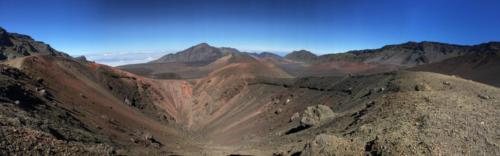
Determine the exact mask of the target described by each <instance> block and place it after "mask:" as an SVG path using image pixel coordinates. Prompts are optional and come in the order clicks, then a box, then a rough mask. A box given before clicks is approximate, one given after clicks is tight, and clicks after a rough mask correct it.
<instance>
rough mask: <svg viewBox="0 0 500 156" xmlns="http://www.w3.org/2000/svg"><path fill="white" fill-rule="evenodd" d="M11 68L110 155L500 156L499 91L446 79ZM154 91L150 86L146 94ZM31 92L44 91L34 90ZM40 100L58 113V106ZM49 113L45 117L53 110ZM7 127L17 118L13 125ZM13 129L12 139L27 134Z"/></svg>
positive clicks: (35, 63) (258, 70)
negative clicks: (191, 76) (170, 75)
mask: <svg viewBox="0 0 500 156" xmlns="http://www.w3.org/2000/svg"><path fill="white" fill-rule="evenodd" d="M18 61H21V62H18ZM7 64H12V65H20V66H16V67H17V68H18V69H20V71H19V72H22V73H26V75H27V76H25V77H26V78H25V79H27V80H26V81H28V82H29V83H40V84H37V85H40V86H39V87H38V88H43V89H45V90H46V92H47V93H50V95H51V97H53V100H52V101H54V102H52V103H56V104H55V105H53V106H51V107H48V108H52V107H54V108H57V109H56V110H60V111H61V112H65V114H67V115H70V116H72V117H74V119H71V118H70V119H68V120H75V121H78V122H80V123H81V124H77V125H83V126H85V128H78V127H77V128H74V129H73V128H69V129H72V130H74V131H80V130H81V129H85V130H84V132H86V133H87V134H88V135H92V136H96V138H99V139H98V140H99V141H94V142H100V143H103V144H105V145H102V149H106V148H104V147H108V146H109V147H114V148H116V149H115V150H114V152H117V153H122V154H123V153H128V154H132V155H135V154H139V153H143V154H144V153H147V152H150V153H149V154H152V155H160V154H162V153H163V154H168V153H172V154H174V153H175V154H186V155H198V154H207V155H221V154H226V155H228V154H254V155H271V154H273V153H274V154H279V153H283V154H285V155H292V154H298V153H300V154H302V155H308V154H310V155H318V154H320V153H323V154H324V153H325V152H326V154H324V155H331V154H333V153H334V154H339V155H344V154H353V155H358V154H363V153H372V154H377V153H378V154H389V155H400V154H409V155H420V154H426V155H427V154H430V155H433V154H451V155H456V154H464V155H467V154H472V155H475V154H482V153H484V154H492V155H497V154H499V150H500V149H499V146H498V145H499V143H500V142H499V139H498V138H496V137H495V136H497V135H498V134H499V132H498V131H496V130H497V129H499V128H500V127H499V126H498V124H497V123H498V122H497V121H499V119H500V118H499V114H500V112H498V110H500V109H499V107H500V103H499V102H498V100H497V99H498V98H499V97H497V96H498V95H500V90H499V89H498V88H495V87H492V86H488V85H484V84H480V83H476V82H473V81H468V80H464V79H460V78H457V77H452V76H445V75H441V74H433V73H426V72H405V71H401V72H395V73H385V74H375V75H368V76H354V77H345V78H342V79H339V78H336V77H323V78H301V79H295V78H290V77H288V76H289V75H287V74H286V73H285V72H283V71H280V70H279V68H269V67H267V66H262V67H259V65H255V64H232V65H229V66H226V67H224V68H222V69H221V70H218V71H214V72H212V73H210V75H209V76H208V77H206V78H202V79H197V80H189V81H187V80H154V79H147V78H142V77H139V76H135V75H133V74H130V73H127V72H123V71H120V70H116V69H114V68H110V67H107V66H102V65H98V64H94V63H90V62H78V61H75V60H72V59H67V58H64V57H54V56H50V55H43V56H30V57H25V58H22V59H21V58H19V59H14V60H10V61H8V62H7ZM5 69H7V70H15V71H18V70H17V69H12V68H10V67H6V68H5ZM239 71H248V72H244V73H241V72H239ZM276 73H282V74H276ZM5 75H8V74H5ZM269 75H271V76H272V77H270V76H269ZM266 76H267V77H266ZM10 80H11V81H15V82H16V81H21V80H22V79H12V78H11V79H10ZM147 84H150V85H151V87H143V86H148V85H147ZM21 86H29V85H28V84H21ZM130 86H132V87H130ZM119 87H121V88H120V89H118V88H119ZM5 88H10V87H5ZM115 89H118V90H117V91H114V90H115ZM30 90H31V91H28V92H30V93H32V94H34V93H36V92H35V91H36V89H30ZM33 90H35V91H33ZM6 93H9V95H3V96H5V97H6V100H3V101H5V102H4V103H6V104H5V105H3V106H6V107H9V109H13V108H15V109H17V111H24V110H22V109H19V108H22V107H20V106H17V105H14V104H12V103H16V102H15V101H16V99H13V98H14V97H13V96H12V94H16V95H17V92H14V91H8V92H6ZM135 94H138V95H137V96H135ZM37 97H38V96H37ZM24 99H29V98H25V97H23V98H22V100H24ZM42 101H47V102H48V103H49V104H48V105H50V102H49V101H50V99H42ZM127 101H128V102H127ZM47 102H46V103H47ZM23 103H25V101H22V102H21V104H23ZM28 103H32V102H30V101H28ZM317 105H324V106H326V108H328V109H331V112H332V113H330V114H328V115H326V116H327V117H326V118H325V119H324V120H323V119H320V122H318V124H314V125H312V126H311V125H309V124H304V123H307V122H306V121H308V119H304V118H305V117H307V116H309V115H307V114H308V113H310V112H308V111H306V110H309V109H311V110H315V109H317V108H323V109H325V107H317ZM310 106H313V107H312V108H308V107H310ZM37 107H38V106H37ZM42 107H43V106H42ZM316 107H317V108H316ZM328 109H326V110H328ZM48 111H49V112H48V113H44V114H40V115H42V117H40V119H44V118H45V119H47V118H49V117H44V115H48V116H50V114H51V113H53V112H56V111H55V110H53V109H49V110H48ZM313 112H323V111H313ZM326 112H328V111H326ZM31 113H32V114H38V112H37V111H36V112H31ZM297 113H298V115H296V114H297ZM4 114H8V113H7V112H4ZM4 116H7V115H4ZM293 116H296V117H295V118H294V117H293ZM297 116H298V117H297ZM313 116H314V115H313ZM319 116H324V115H322V114H319ZM49 119H50V118H49ZM10 120H13V118H10V117H8V116H7V117H5V121H9V122H10ZM61 120H62V119H61ZM13 121H15V120H13ZM59 121H60V120H54V121H51V122H59ZM21 123H23V122H21ZM10 125H12V123H10V124H4V126H8V127H9V126H10ZM42 125H43V124H42ZM49 125H62V124H58V123H56V124H49ZM304 125H306V126H304ZM20 126H21V127H23V128H25V127H27V126H28V125H23V124H20ZM10 128H12V126H10ZM10 128H7V129H10ZM52 129H56V128H52ZM35 131H36V133H37V134H38V133H40V135H42V136H44V137H48V138H52V140H64V139H63V138H71V136H72V135H71V132H68V133H70V134H65V133H64V132H60V131H61V130H57V129H56V131H55V132H52V133H51V130H50V129H49V130H48V131H44V130H43V128H42V129H41V130H36V129H35ZM12 132H13V133H11V132H10V131H8V132H4V135H6V136H7V135H8V136H14V134H16V133H17V132H23V131H17V130H13V131H12ZM56 132H57V133H56ZM443 134H444V135H443ZM19 135H21V134H19ZM59 135H62V136H65V137H62V138H61V137H60V136H59ZM66 135H68V136H70V137H66ZM57 136H59V138H58V137H57ZM76 136H78V135H76ZM99 136H103V137H99ZM16 139H18V138H16ZM194 140H196V142H195V141H194ZM69 142H70V143H71V142H74V144H80V143H81V142H84V141H80V140H77V139H74V140H71V141H69ZM87 142H88V141H87ZM37 143H38V141H37ZM84 143H85V142H84ZM54 146H58V147H68V145H67V144H56V145H54ZM5 147H8V146H5ZM100 147H101V146H100ZM256 149H258V150H256ZM346 149H348V150H346ZM104 151H106V150H104ZM151 151H156V152H151ZM15 152H21V151H15ZM24 152H27V151H24ZM56 152H57V151H56ZM130 152H138V153H135V154H134V153H130Z"/></svg>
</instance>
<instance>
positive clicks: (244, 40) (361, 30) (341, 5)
mask: <svg viewBox="0 0 500 156" xmlns="http://www.w3.org/2000/svg"><path fill="white" fill-rule="evenodd" d="M498 6H500V1H495V0H468V1H467V0H420V1H414V0H378V1H374V0H78V1H77V0H43V1H41V0H31V1H30V0H0V26H1V27H3V28H5V29H7V30H8V31H10V32H18V33H23V34H28V35H30V36H32V37H33V38H35V39H37V40H41V41H44V42H46V43H49V44H51V45H52V46H53V47H54V48H56V49H58V50H61V51H64V52H67V53H69V54H71V55H96V56H97V55H104V54H110V53H114V54H123V55H125V54H127V53H133V54H137V53H155V54H151V55H154V56H155V57H156V56H157V54H156V53H160V52H161V53H165V52H172V51H176V50H181V49H185V48H187V47H189V46H192V45H195V44H198V43H201V42H207V43H209V44H211V45H214V46H229V47H234V48H238V49H240V50H246V51H279V52H287V51H291V50H298V49H307V50H310V51H312V52H315V53H318V54H324V53H333V52H343V51H347V50H353V49H367V48H378V47H381V46H383V45H386V44H395V43H402V42H407V41H424V40H425V41H439V42H447V43H456V44H477V43H482V42H488V41H493V40H495V41H498V40H500V29H499V28H500V9H498ZM108 56H109V55H108ZM148 57H149V56H148Z"/></svg>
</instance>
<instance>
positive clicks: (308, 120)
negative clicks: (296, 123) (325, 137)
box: [300, 105, 335, 127]
mask: <svg viewBox="0 0 500 156" xmlns="http://www.w3.org/2000/svg"><path fill="white" fill-rule="evenodd" d="M334 116H335V113H334V112H333V111H332V109H331V108H330V107H328V106H325V105H316V106H309V107H307V108H306V110H305V111H304V113H303V114H302V118H301V119H300V125H301V126H304V127H312V126H319V125H320V124H322V123H323V122H325V121H327V120H329V119H331V118H333V117H334Z"/></svg>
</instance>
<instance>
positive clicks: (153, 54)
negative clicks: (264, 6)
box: [72, 41, 500, 66]
mask: <svg viewBox="0 0 500 156" xmlns="http://www.w3.org/2000/svg"><path fill="white" fill-rule="evenodd" d="M410 42H415V43H422V42H430V43H441V44H450V45H457V46H475V45H480V44H487V43H495V42H499V43H500V41H488V42H482V43H477V44H454V43H445V42H437V41H407V42H402V43H393V44H386V45H382V46H380V47H375V48H367V49H352V50H348V51H341V52H333V53H323V54H318V53H316V52H314V51H310V50H307V49H296V50H291V51H279V52H278V51H274V52H273V51H247V50H241V49H238V48H235V47H231V46H216V45H212V44H210V43H207V42H201V43H198V44H195V45H192V46H189V47H186V48H184V49H181V50H165V51H142V52H138V51H128V52H124V51H122V52H101V53H89V54H85V55H72V56H74V57H76V56H85V57H87V58H88V59H89V60H91V61H96V62H98V63H103V64H106V65H110V66H120V65H127V64H137V63H146V62H150V61H153V60H156V59H158V58H160V57H162V56H165V55H168V54H175V53H178V52H181V51H183V50H186V49H188V48H190V47H193V46H196V45H199V44H202V43H206V44H208V45H210V46H213V47H216V48H234V49H237V50H238V51H240V52H248V53H258V54H260V53H263V52H270V53H273V54H276V55H279V56H281V57H284V56H285V55H287V54H289V53H292V52H294V51H300V50H306V51H309V52H311V53H313V54H315V55H317V56H321V55H327V54H338V53H347V52H351V51H358V50H373V49H380V48H383V47H384V46H388V45H401V44H405V43H410ZM103 56H104V57H103ZM124 58H126V59H124Z"/></svg>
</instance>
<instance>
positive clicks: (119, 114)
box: [5, 55, 194, 154]
mask: <svg viewBox="0 0 500 156" xmlns="http://www.w3.org/2000/svg"><path fill="white" fill-rule="evenodd" d="M5 64H8V65H11V66H13V67H16V68H17V69H20V71H21V72H22V73H25V74H26V75H29V76H28V77H30V78H31V79H32V81H36V82H39V83H40V85H41V86H40V87H39V88H38V89H43V90H44V92H46V93H47V94H50V95H51V97H52V98H51V99H52V100H51V102H52V101H53V102H54V103H57V107H58V108H61V109H63V110H66V112H65V113H66V114H68V115H71V116H73V117H74V118H76V119H77V120H78V121H80V122H81V123H82V124H83V125H85V129H84V130H86V131H89V132H91V133H92V134H96V135H103V136H107V137H108V138H109V140H111V141H110V142H108V143H109V145H110V146H113V147H116V149H115V150H113V151H114V152H117V153H122V154H123V153H129V152H132V154H133V153H134V152H137V153H136V154H139V153H142V154H145V153H149V154H151V153H153V154H155V153H156V154H160V153H162V152H165V150H160V149H161V148H165V149H172V148H176V147H177V146H179V144H183V143H186V141H184V138H185V137H184V134H181V132H180V131H178V129H179V128H176V127H181V126H176V124H175V122H176V118H177V117H176V116H174V115H176V114H174V113H176V112H175V111H176V109H172V108H171V107H169V106H168V105H165V106H164V105H155V104H157V103H154V102H153V101H154V100H157V99H159V98H160V97H162V96H165V95H168V94H166V93H165V92H163V94H162V95H159V94H158V91H156V90H153V89H149V87H151V86H153V84H150V82H154V81H153V80H151V81H149V80H148V79H141V78H140V77H135V76H134V75H133V74H129V73H127V72H122V71H120V70H117V69H114V68H110V67H107V66H104V65H99V64H95V63H92V62H80V61H76V60H74V59H71V58H66V57H55V56H50V55H37V56H28V57H23V58H18V59H13V60H9V61H7V62H5ZM172 85H173V86H175V85H178V83H177V82H172ZM151 88H152V87H151ZM179 89H181V88H180V87H179ZM173 91H176V90H175V89H174V90H173ZM13 94H22V93H13ZM172 94H174V93H172ZM17 100H22V99H17ZM158 104H160V103H158ZM162 104H164V103H162ZM49 113H50V112H49ZM167 125H170V126H167ZM77 130H78V129H77ZM63 140H64V139H63ZM167 140H168V141H167ZM124 147H127V148H124ZM191 147H192V146H191ZM193 148H194V147H193ZM26 150H29V149H26ZM25 152H28V151H25ZM41 152H45V151H41ZM165 154H168V153H165Z"/></svg>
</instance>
